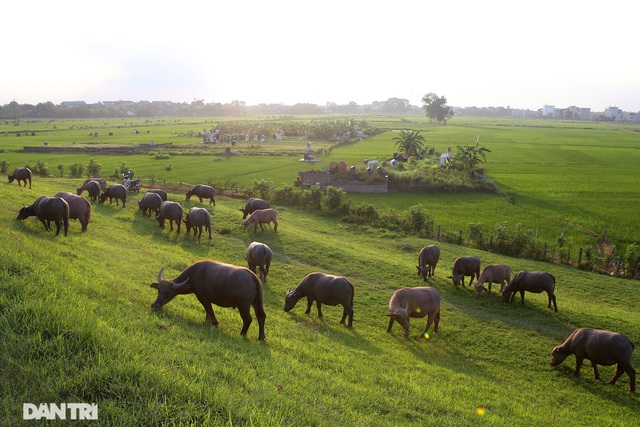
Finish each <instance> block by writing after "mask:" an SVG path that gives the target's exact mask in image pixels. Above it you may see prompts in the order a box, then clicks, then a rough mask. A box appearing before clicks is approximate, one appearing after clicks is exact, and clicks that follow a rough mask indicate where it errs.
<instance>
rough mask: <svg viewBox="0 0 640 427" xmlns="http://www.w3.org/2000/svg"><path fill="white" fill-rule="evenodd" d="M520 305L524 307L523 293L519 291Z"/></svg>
mask: <svg viewBox="0 0 640 427" xmlns="http://www.w3.org/2000/svg"><path fill="white" fill-rule="evenodd" d="M520 304H522V305H524V291H520Z"/></svg>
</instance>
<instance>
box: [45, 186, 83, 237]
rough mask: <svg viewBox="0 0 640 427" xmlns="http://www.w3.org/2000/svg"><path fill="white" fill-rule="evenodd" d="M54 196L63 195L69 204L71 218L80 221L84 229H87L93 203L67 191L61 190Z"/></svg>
mask: <svg viewBox="0 0 640 427" xmlns="http://www.w3.org/2000/svg"><path fill="white" fill-rule="evenodd" d="M53 197H61V198H63V199H64V201H65V202H67V204H68V205H69V219H77V220H79V221H80V225H81V226H82V231H87V225H88V224H89V220H90V219H91V203H89V201H88V200H87V199H85V198H84V197H80V196H76V195H75V194H73V193H69V192H67V191H61V192H60V193H57V194H56V195H54V196H53Z"/></svg>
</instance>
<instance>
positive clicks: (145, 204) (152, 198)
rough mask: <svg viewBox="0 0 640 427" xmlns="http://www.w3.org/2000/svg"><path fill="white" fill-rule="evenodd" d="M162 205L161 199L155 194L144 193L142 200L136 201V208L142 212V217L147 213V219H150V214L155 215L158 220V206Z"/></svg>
mask: <svg viewBox="0 0 640 427" xmlns="http://www.w3.org/2000/svg"><path fill="white" fill-rule="evenodd" d="M161 204H162V197H160V195H159V194H156V193H149V192H147V193H144V195H143V196H142V199H141V200H139V201H138V207H139V208H140V210H141V211H142V215H146V214H147V212H148V213H149V218H151V212H152V211H153V212H155V213H156V218H158V211H159V210H160V205H161Z"/></svg>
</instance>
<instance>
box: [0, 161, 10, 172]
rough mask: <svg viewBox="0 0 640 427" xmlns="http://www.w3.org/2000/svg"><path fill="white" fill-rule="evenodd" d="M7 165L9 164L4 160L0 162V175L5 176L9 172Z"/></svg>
mask: <svg viewBox="0 0 640 427" xmlns="http://www.w3.org/2000/svg"><path fill="white" fill-rule="evenodd" d="M9 165H10V163H9V162H7V161H6V160H3V161H2V162H0V173H3V174H5V175H6V174H7V172H9Z"/></svg>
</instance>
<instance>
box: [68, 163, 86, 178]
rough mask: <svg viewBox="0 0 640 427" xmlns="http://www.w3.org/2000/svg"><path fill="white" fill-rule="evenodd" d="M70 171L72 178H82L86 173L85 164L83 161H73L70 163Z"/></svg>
mask: <svg viewBox="0 0 640 427" xmlns="http://www.w3.org/2000/svg"><path fill="white" fill-rule="evenodd" d="M69 172H70V174H71V178H82V175H83V173H84V165H83V164H82V163H78V162H76V163H73V164H71V165H69Z"/></svg>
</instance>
